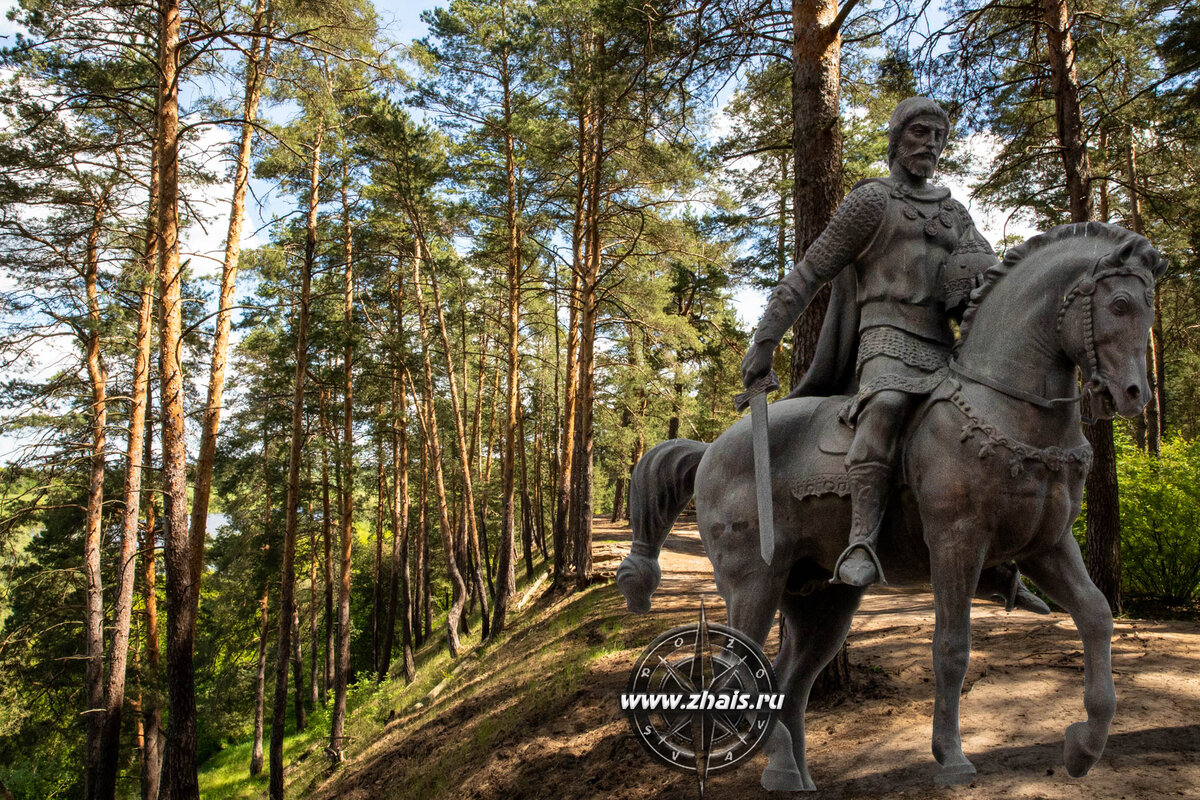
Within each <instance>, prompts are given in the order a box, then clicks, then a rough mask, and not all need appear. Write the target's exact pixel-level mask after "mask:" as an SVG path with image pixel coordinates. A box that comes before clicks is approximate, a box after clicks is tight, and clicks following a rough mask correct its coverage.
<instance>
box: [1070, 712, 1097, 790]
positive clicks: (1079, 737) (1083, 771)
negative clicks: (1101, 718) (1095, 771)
mask: <svg viewBox="0 0 1200 800" xmlns="http://www.w3.org/2000/svg"><path fill="white" fill-rule="evenodd" d="M1087 738H1088V724H1087V723H1086V722H1076V723H1075V724H1074V725H1071V726H1069V727H1068V728H1067V740H1066V742H1065V743H1064V745H1063V757H1064V759H1065V760H1066V762H1067V774H1068V775H1070V776H1071V777H1072V778H1082V777H1083V776H1084V775H1087V774H1088V772H1090V771H1091V769H1092V767H1094V766H1096V762H1097V761H1099V760H1100V756H1101V754H1102V753H1103V752H1104V745H1103V743H1102V744H1101V745H1100V747H1099V748H1098V749H1093V748H1089V747H1088V746H1087Z"/></svg>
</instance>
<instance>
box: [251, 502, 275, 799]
mask: <svg viewBox="0 0 1200 800" xmlns="http://www.w3.org/2000/svg"><path fill="white" fill-rule="evenodd" d="M268 494H269V492H268ZM269 516H270V515H269V514H268V517H269ZM270 587H271V582H270V581H269V580H267V581H264V582H263V593H262V597H260V598H259V599H258V610H259V613H260V614H261V615H262V630H261V632H260V634H259V637H258V671H257V672H256V673H255V679H254V743H253V745H252V746H251V750H250V777H251V778H253V777H255V776H256V775H258V774H259V773H260V772H262V768H263V705H264V701H265V700H266V696H267V637H268V636H269V635H270V632H271V627H270V622H269V617H268V613H267V612H268V608H267V604H268V602H269V601H270Z"/></svg>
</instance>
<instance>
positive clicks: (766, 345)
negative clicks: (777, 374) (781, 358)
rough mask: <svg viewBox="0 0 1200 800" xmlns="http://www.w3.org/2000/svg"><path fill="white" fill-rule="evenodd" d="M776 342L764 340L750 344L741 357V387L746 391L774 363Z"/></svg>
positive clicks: (769, 369) (768, 370)
mask: <svg viewBox="0 0 1200 800" xmlns="http://www.w3.org/2000/svg"><path fill="white" fill-rule="evenodd" d="M778 344H779V343H778V342H773V341H770V340H765V341H761V342H751V343H750V349H749V350H747V351H746V355H745V356H743V357H742V385H743V386H745V387H746V388H747V389H749V388H750V386H751V385H752V384H753V383H754V382H755V381H757V380H758V379H759V378H761V377H763V376H764V375H766V374H767V373H768V372H770V371H771V365H772V363H774V361H775V347H776V345H778Z"/></svg>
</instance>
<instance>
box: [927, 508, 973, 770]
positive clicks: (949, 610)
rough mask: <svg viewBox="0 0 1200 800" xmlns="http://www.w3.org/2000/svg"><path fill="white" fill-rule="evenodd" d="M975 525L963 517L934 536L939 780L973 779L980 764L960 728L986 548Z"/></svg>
mask: <svg viewBox="0 0 1200 800" xmlns="http://www.w3.org/2000/svg"><path fill="white" fill-rule="evenodd" d="M926 524H927V527H926V536H927V537H928V536H929V532H930V527H929V526H928V522H927V523H926ZM975 527H976V526H975V524H974V522H973V521H970V520H960V521H958V522H956V523H953V524H952V525H950V526H948V529H949V531H950V535H949V536H944V537H940V539H939V540H937V541H933V540H929V541H930V556H931V558H930V560H931V565H930V566H931V570H930V574H931V577H932V579H933V599H934V606H935V608H936V615H935V616H936V623H935V626H934V632H933V674H934V681H935V688H934V701H933V756H934V758H936V759H937V760H938V763H939V764H941V765H942V771H941V773H939V774H938V776H937V778H935V781H936V782H937V783H940V784H961V783H970V782H971V780H972V779H973V778H974V776H975V767H974V765H972V764H971V762H970V761H969V760H967V757H966V756H965V755H963V751H962V736H961V734H960V733H959V728H958V718H959V700H960V698H961V696H962V685H963V679H964V678H965V677H966V674H967V665H968V663H969V662H970V659H971V598H972V597H973V596H974V594H975V587H976V584H978V582H979V573H980V571H981V567H982V564H981V563H980V562H981V554H980V551H979V549H978V548H976V547H974V546H973V543H972V538H973V537H972V532H973V529H974V528H975ZM927 540H928V539H927Z"/></svg>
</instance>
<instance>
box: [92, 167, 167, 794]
mask: <svg viewBox="0 0 1200 800" xmlns="http://www.w3.org/2000/svg"><path fill="white" fill-rule="evenodd" d="M157 194H158V186H157V185H156V184H155V182H154V175H153V172H152V173H151V185H150V197H151V200H150V204H151V207H152V208H153V206H154V203H155V202H156V201H157V200H158V197H157ZM153 216H154V215H153V214H151V217H153ZM155 239H156V237H155V235H154V231H153V228H150V230H149V233H148V235H147V237H146V256H145V258H144V260H143V263H142V266H143V269H144V270H145V271H144V273H143V277H142V291H141V297H140V299H139V302H138V324H137V333H136V334H135V337H134V359H133V380H132V384H131V386H130V394H129V398H130V402H129V438H128V440H127V441H128V446H127V455H126V459H125V487H124V490H125V491H124V495H125V506H124V509H123V510H122V517H121V555H120V561H119V562H118V568H117V602H116V608H115V610H114V612H113V638H112V651H111V654H110V656H109V667H108V686H107V688H106V690H105V698H106V702H105V707H106V711H105V715H104V732H103V734H102V737H101V743H100V771H99V776H98V781H97V796H98V797H100V798H103V800H111V798H113V797H114V796H115V795H116V790H117V766H118V763H117V762H118V758H119V755H120V744H121V710H122V707H123V706H124V704H125V667H126V664H127V659H128V654H129V625H130V620H131V618H132V615H133V587H134V584H135V583H136V582H137V563H136V559H135V556H136V555H137V554H136V550H137V544H138V541H137V540H138V517H139V513H140V511H141V497H142V463H143V458H144V456H145V442H146V390H147V388H148V386H149V383H150V342H151V337H150V333H151V322H152V321H153V319H154V277H153V276H154V271H153V264H154V258H155V256H156V250H157V247H156V245H157V242H156V241H155ZM144 736H145V733H144V731H143V741H144Z"/></svg>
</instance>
